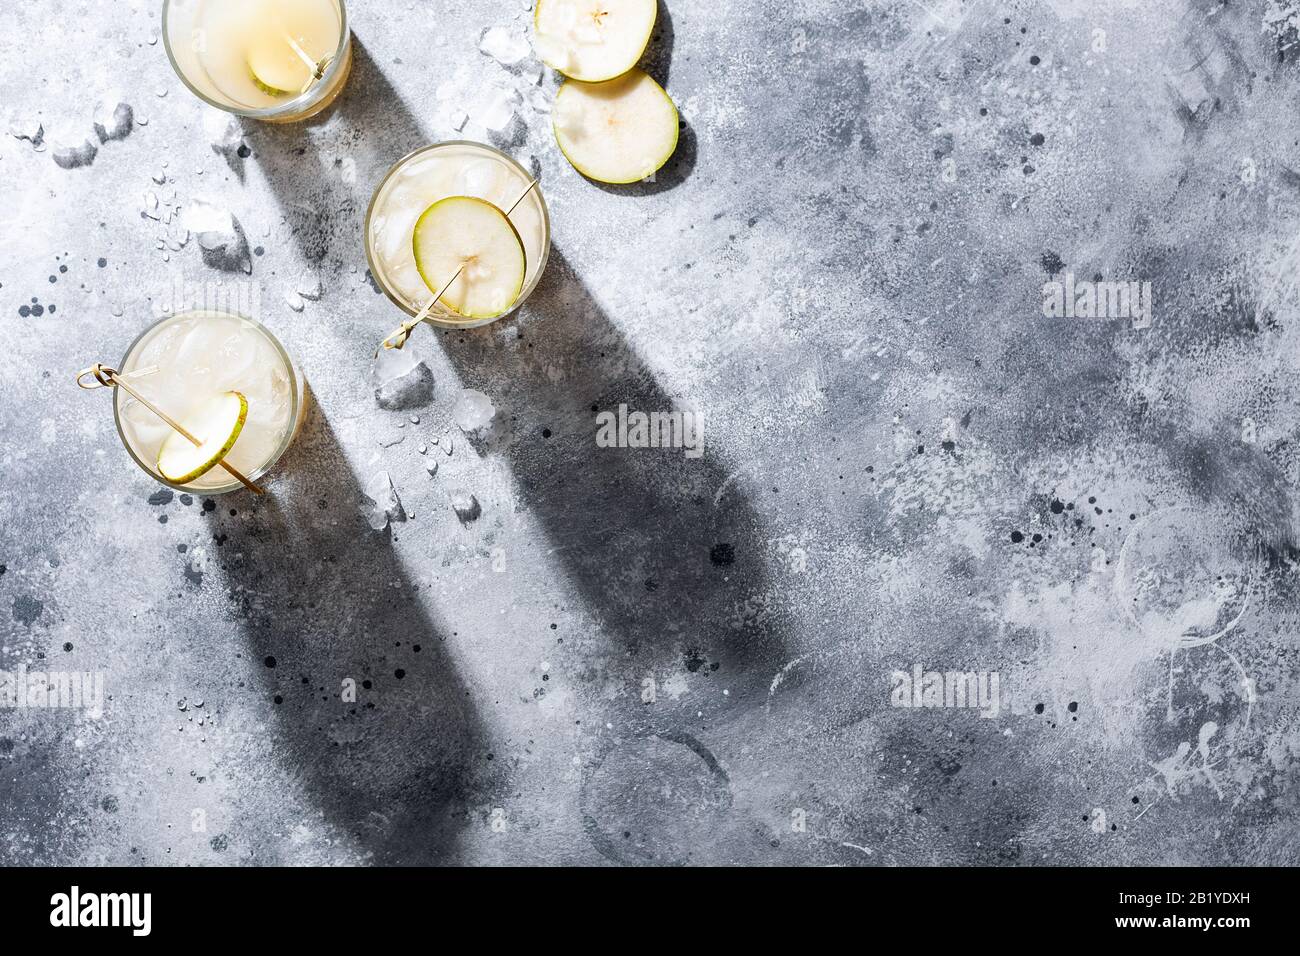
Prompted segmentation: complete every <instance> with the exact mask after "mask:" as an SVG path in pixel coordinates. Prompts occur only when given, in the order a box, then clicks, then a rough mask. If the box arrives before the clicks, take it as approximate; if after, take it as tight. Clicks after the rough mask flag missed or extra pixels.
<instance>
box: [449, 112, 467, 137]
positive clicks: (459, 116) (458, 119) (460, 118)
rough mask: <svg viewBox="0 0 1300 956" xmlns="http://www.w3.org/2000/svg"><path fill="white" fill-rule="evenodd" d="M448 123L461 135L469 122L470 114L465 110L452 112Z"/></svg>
mask: <svg viewBox="0 0 1300 956" xmlns="http://www.w3.org/2000/svg"><path fill="white" fill-rule="evenodd" d="M447 121H448V122H449V123H451V128H452V129H454V130H455V131H456V132H458V133H459V132H460V131H461V130H463V129H464V128H465V124H466V123H468V122H469V114H468V113H466V112H465V111H464V110H452V111H451V113H449V114H448V116H447Z"/></svg>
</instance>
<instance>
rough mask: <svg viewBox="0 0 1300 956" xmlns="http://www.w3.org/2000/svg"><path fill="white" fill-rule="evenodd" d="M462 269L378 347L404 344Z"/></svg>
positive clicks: (530, 188)
mask: <svg viewBox="0 0 1300 956" xmlns="http://www.w3.org/2000/svg"><path fill="white" fill-rule="evenodd" d="M536 186H537V180H536V179H534V180H533V181H532V182H530V183H529V184H528V185H527V186H526V187H525V188H524V191H523V192H521V193H520V194H519V198H518V199H516V200H515V201H514V202H512V203H511V204H510V208H509V209H507V210H506V211H505V214H506V216H507V217H509V216H510V214H511V213H512V212H514V211H515V209H516V208H518V206H519V204H520V203H521V202H523V201H524V199H525V198H526V197H527V196H528V194H529V193H530V192H532V191H533V189H535V188H536ZM464 271H465V266H464V265H462V266H461V267H460V268H459V269H457V270H456V271H455V273H454V274H453V275H452V277H451V278H450V279H448V280H447V284H446V285H444V286H443V287H442V288H441V289H439V290H438V294H437V295H435V296H434V297H433V298H432V299H430V300H429V302H428V304H427V305H425V307H424V308H423V309H421V310H420V312H419V314H418V315H416V316H415V318H413V319H408V320H406V321H405V322H403V323H402V324H401V327H400V328H397V329H395V330H393V331H392V332H391V333H389V335H388V338H386V339H384V341H382V342H381V343H379V344H380V347H381V348H386V349H400V348H401V347H402V346H403V345H405V344H406V340H407V339H409V338H410V337H411V332H412V331H413V330H414V329H415V327H416V326H417V325H419V324H420V323H421V322H423V321H424V320H425V319H427V318H428V317H429V313H430V312H432V311H433V307H434V306H435V305H437V304H438V300H439V299H441V298H442V297H443V296H444V295H446V293H447V290H448V289H450V288H451V284H452V283H453V282H455V281H456V279H457V278H459V276H460V274H461V273H462V272H464ZM376 354H378V353H376Z"/></svg>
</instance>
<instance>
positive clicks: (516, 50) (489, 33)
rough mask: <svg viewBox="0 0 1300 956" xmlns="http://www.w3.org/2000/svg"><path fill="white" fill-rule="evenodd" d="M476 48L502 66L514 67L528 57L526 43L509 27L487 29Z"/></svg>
mask: <svg viewBox="0 0 1300 956" xmlns="http://www.w3.org/2000/svg"><path fill="white" fill-rule="evenodd" d="M478 48H479V52H480V53H485V54H487V55H488V56H490V57H492V59H494V60H496V61H497V62H498V63H500V64H501V65H502V66H514V65H515V64H516V63H518V62H519V61H520V60H522V59H523V58H524V57H526V56H528V52H529V50H528V41H527V40H525V39H524V38H523V36H521V35H520V34H518V33H515V32H514V31H513V30H511V29H510V28H509V27H488V28H487V29H486V30H484V31H483V35H482V36H481V37H479V41H478Z"/></svg>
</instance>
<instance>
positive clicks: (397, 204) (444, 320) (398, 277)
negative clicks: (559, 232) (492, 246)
mask: <svg viewBox="0 0 1300 956" xmlns="http://www.w3.org/2000/svg"><path fill="white" fill-rule="evenodd" d="M531 182H532V176H530V175H529V174H528V172H527V171H526V170H524V168H523V167H522V166H520V165H519V164H518V163H516V162H515V161H514V160H513V159H511V158H510V157H508V156H506V155H505V154H504V153H502V152H500V151H499V150H496V149H493V148H492V147H490V146H484V145H483V144H482V143H472V142H468V141H455V142H448V143H439V144H436V145H434V146H426V147H424V148H423V149H420V150H417V151H416V152H414V153H412V154H410V155H409V156H407V157H405V158H404V159H402V160H400V161H399V162H398V163H397V165H395V166H394V167H393V168H392V169H391V170H390V171H389V173H388V175H387V176H386V177H385V178H384V181H383V182H382V183H380V184H379V188H378V189H377V190H375V195H374V198H373V199H372V200H371V201H370V211H369V213H368V214H367V216H366V257H367V259H369V261H370V271H371V274H372V275H373V276H374V278H375V281H376V282H377V283H378V284H379V286H380V288H381V289H383V290H384V292H385V293H386V294H387V295H388V297H389V298H390V299H392V300H393V302H395V303H396V304H397V305H398V306H400V307H401V308H402V309H403V310H404V311H406V312H407V313H408V314H409V315H416V314H417V313H419V312H420V311H421V310H422V309H423V308H424V307H425V305H427V304H428V302H429V299H431V298H432V297H433V292H432V291H431V290H430V289H429V287H428V285H427V284H426V283H425V281H424V279H423V278H421V276H420V271H419V269H418V268H416V264H415V249H414V244H413V233H414V229H415V223H416V221H417V220H418V219H419V218H420V215H421V214H422V213H423V212H424V211H425V210H426V209H428V208H429V207H430V206H431V205H433V204H434V203H435V202H438V201H439V200H440V199H446V198H448V197H449V196H473V197H475V198H478V199H484V200H486V201H487V202H490V203H492V205H494V206H496V207H497V208H498V209H500V210H501V211H502V212H505V211H507V210H509V209H510V207H511V206H512V205H513V204H514V203H515V201H516V200H517V199H519V197H520V196H523V197H524V198H523V200H522V201H521V202H520V203H519V204H518V205H517V206H515V207H514V210H513V211H512V212H511V213H510V222H511V223H512V224H513V225H514V227H515V230H516V231H517V232H518V233H519V238H520V241H521V242H522V243H523V247H524V257H525V270H524V281H523V286H522V289H521V291H520V294H519V297H518V298H517V299H516V300H515V301H514V303H513V304H512V305H511V307H510V308H509V309H508V310H507V311H506V312H504V313H503V314H502V315H499V316H495V317H494V318H492V319H488V320H475V319H466V318H464V317H463V316H459V315H457V314H455V313H454V312H452V311H451V310H450V309H448V308H444V307H443V305H442V303H439V305H438V306H436V307H435V309H434V312H433V314H432V315H431V316H430V319H431V320H433V321H435V322H437V323H438V324H442V325H455V326H459V327H464V326H467V325H470V326H472V325H482V324H485V322H490V321H495V320H496V319H498V318H502V317H504V316H505V315H509V314H510V313H511V312H513V311H514V310H515V309H517V308H519V306H520V305H522V304H523V302H524V300H525V299H527V298H528V295H529V294H530V293H531V292H532V291H533V289H534V287H535V286H536V285H537V282H538V280H539V279H540V278H541V275H542V271H543V270H544V269H545V268H546V260H547V257H548V256H549V255H550V249H551V227H550V218H549V216H548V214H547V211H546V200H545V199H544V198H543V196H542V191H541V187H540V186H535V187H533V189H532V190H531V191H528V193H527V195H524V194H525V191H526V190H528V185H529V183H531Z"/></svg>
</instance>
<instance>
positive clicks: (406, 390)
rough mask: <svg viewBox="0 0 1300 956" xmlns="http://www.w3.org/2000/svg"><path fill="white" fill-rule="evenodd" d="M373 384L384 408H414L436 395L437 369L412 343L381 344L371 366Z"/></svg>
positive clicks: (380, 405) (376, 398) (379, 401)
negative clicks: (433, 369)
mask: <svg viewBox="0 0 1300 956" xmlns="http://www.w3.org/2000/svg"><path fill="white" fill-rule="evenodd" d="M370 384H371V386H372V387H373V388H374V390H375V402H376V403H377V404H378V405H379V407H380V408H389V409H403V408H413V407H415V406H418V405H425V404H427V403H428V402H429V400H430V399H432V398H433V372H431V371H430V370H429V366H428V365H426V364H425V363H424V359H422V358H421V357H420V356H419V354H418V353H417V352H416V351H415V350H414V349H413V348H412V347H411V346H410V345H408V346H406V347H405V348H401V349H384V348H381V349H380V350H379V354H378V355H376V356H375V360H374V363H373V364H372V365H371V367H370Z"/></svg>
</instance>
